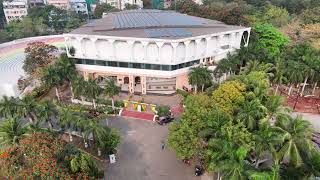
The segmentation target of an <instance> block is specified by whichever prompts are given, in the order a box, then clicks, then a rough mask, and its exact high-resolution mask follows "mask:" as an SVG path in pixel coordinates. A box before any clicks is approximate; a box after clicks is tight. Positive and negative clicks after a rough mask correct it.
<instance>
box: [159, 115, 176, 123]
mask: <svg viewBox="0 0 320 180" xmlns="http://www.w3.org/2000/svg"><path fill="white" fill-rule="evenodd" d="M173 120H174V117H173V116H161V117H159V119H157V123H158V124H160V125H164V124H167V123H169V122H171V121H173Z"/></svg>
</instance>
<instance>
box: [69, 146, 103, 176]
mask: <svg viewBox="0 0 320 180" xmlns="http://www.w3.org/2000/svg"><path fill="white" fill-rule="evenodd" d="M70 168H71V171H72V172H73V173H77V172H83V173H86V174H89V175H90V176H92V177H98V176H99V168H98V165H97V163H96V162H95V161H94V160H93V158H92V157H91V156H89V155H88V154H85V153H82V152H81V153H79V154H77V155H76V156H74V157H72V159H71V161H70Z"/></svg>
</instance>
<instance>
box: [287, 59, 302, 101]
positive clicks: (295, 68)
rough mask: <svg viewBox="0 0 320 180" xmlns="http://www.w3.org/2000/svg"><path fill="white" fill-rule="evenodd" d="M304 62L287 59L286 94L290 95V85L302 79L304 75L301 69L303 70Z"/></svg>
mask: <svg viewBox="0 0 320 180" xmlns="http://www.w3.org/2000/svg"><path fill="white" fill-rule="evenodd" d="M304 69H305V68H304V64H302V63H299V62H296V61H292V60H289V61H288V62H287V71H286V72H287V75H286V76H287V77H288V81H289V83H290V87H289V91H288V94H289V95H291V91H292V87H293V85H294V84H298V83H300V82H302V81H303V79H304V75H303V73H302V71H303V70H304Z"/></svg>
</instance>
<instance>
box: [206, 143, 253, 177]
mask: <svg viewBox="0 0 320 180" xmlns="http://www.w3.org/2000/svg"><path fill="white" fill-rule="evenodd" d="M247 153H248V152H247V150H246V148H244V147H237V146H236V145H235V144H234V143H232V142H230V141H227V140H223V139H214V140H211V141H210V143H209V150H208V155H209V156H210V158H211V159H212V160H211V161H210V163H209V169H211V170H214V171H216V172H219V173H221V174H222V177H223V179H231V180H244V179H246V171H247V170H248V167H249V164H248V163H247V161H246V160H245V158H246V156H247Z"/></svg>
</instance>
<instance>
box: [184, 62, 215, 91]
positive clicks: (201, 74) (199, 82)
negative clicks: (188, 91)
mask: <svg viewBox="0 0 320 180" xmlns="http://www.w3.org/2000/svg"><path fill="white" fill-rule="evenodd" d="M188 76H189V84H191V85H192V86H194V87H195V92H196V93H197V90H198V88H199V87H200V86H201V91H202V92H203V91H204V87H205V85H210V84H211V83H212V71H211V70H209V69H208V68H207V67H201V66H199V67H193V68H191V71H190V73H189V74H188Z"/></svg>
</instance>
